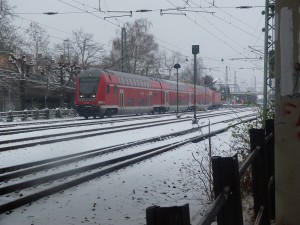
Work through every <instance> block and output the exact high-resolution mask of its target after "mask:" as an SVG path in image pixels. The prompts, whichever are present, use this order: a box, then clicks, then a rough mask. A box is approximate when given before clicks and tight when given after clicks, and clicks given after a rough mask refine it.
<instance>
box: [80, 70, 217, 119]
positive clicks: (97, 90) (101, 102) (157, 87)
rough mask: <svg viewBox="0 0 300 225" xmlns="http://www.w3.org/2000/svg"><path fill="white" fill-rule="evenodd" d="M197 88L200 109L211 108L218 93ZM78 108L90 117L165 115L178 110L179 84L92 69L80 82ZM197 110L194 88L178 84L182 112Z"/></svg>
mask: <svg viewBox="0 0 300 225" xmlns="http://www.w3.org/2000/svg"><path fill="white" fill-rule="evenodd" d="M206 89H207V90H206V98H205V90H204V87H201V86H197V106H198V107H201V106H204V107H205V106H206V107H207V108H208V107H211V106H212V105H214V104H215V102H213V99H214V98H213V94H214V92H213V91H211V90H210V89H208V88H206ZM75 107H76V109H77V111H78V113H79V115H81V116H84V117H85V118H88V117H90V116H93V117H94V118H96V117H97V116H98V117H100V118H102V117H104V116H108V117H110V116H111V115H113V114H117V113H118V114H143V113H155V112H158V113H163V112H166V111H176V110H177V83H176V82H174V81H169V80H162V79H155V78H149V77H144V76H139V75H134V74H128V73H123V72H116V71H111V70H102V69H99V68H91V69H88V70H85V71H83V72H82V73H80V74H79V75H78V77H77V80H76V88H75ZM192 109H194V88H193V85H189V84H184V83H179V84H178V111H186V110H192Z"/></svg>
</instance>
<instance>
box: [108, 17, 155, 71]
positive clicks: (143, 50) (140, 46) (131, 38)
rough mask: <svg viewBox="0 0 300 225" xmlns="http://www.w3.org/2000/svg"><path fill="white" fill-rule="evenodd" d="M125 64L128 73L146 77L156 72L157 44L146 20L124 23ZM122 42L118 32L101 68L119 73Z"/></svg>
mask: <svg viewBox="0 0 300 225" xmlns="http://www.w3.org/2000/svg"><path fill="white" fill-rule="evenodd" d="M125 27H126V40H127V42H126V50H127V51H126V60H125V61H126V64H127V71H128V72H130V73H141V74H144V75H148V74H149V73H156V72H157V66H156V63H157V61H158V60H157V58H158V54H157V53H158V44H157V43H156V42H155V39H154V36H153V35H152V34H150V33H149V30H150V28H151V23H150V22H149V21H148V20H147V19H138V20H135V21H134V22H133V23H126V25H125ZM121 55H122V40H121V34H120V31H117V37H116V38H115V39H114V40H113V41H112V49H111V51H110V53H109V54H108V55H107V56H106V57H105V59H104V61H103V66H104V67H106V68H111V69H114V70H119V71H121V68H122V62H121V59H122V56H121Z"/></svg>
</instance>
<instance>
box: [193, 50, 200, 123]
mask: <svg viewBox="0 0 300 225" xmlns="http://www.w3.org/2000/svg"><path fill="white" fill-rule="evenodd" d="M192 53H193V54H194V106H195V107H194V121H193V123H197V116H196V109H197V105H196V104H197V95H196V93H197V92H196V83H197V54H198V53H199V45H193V46H192Z"/></svg>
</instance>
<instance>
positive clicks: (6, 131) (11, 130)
mask: <svg viewBox="0 0 300 225" xmlns="http://www.w3.org/2000/svg"><path fill="white" fill-rule="evenodd" d="M234 111H235V112H242V111H245V109H235V110H234ZM185 114H186V115H189V114H192V113H185ZM203 114H204V113H203ZM170 115H174V113H168V114H155V115H145V116H118V117H114V118H105V119H101V120H99V119H92V120H88V121H87V120H85V119H78V118H77V119H74V120H62V121H57V120H56V121H55V122H49V123H48V122H47V123H44V122H36V123H28V122H26V123H21V126H22V127H11V126H10V125H9V124H8V125H0V136H1V135H12V134H20V133H27V132H33V131H43V130H50V129H61V128H71V127H79V126H80V127H84V126H91V125H100V124H101V125H103V124H109V123H112V122H114V123H116V122H125V121H132V120H144V119H154V118H161V117H167V116H170ZM76 121H79V122H76ZM74 122H76V123H74ZM57 123H60V124H57ZM19 125H20V124H19ZM29 125H30V126H31V125H37V126H34V127H24V126H29ZM15 126H17V125H15Z"/></svg>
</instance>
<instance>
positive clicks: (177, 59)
mask: <svg viewBox="0 0 300 225" xmlns="http://www.w3.org/2000/svg"><path fill="white" fill-rule="evenodd" d="M162 58H163V63H164V68H166V70H167V71H168V77H167V78H168V79H169V80H172V71H173V70H175V69H174V65H175V63H180V64H182V63H184V62H185V60H184V59H183V56H182V54H181V53H179V52H172V53H171V54H168V53H167V52H165V51H164V52H163V53H162Z"/></svg>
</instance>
